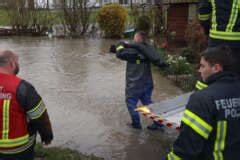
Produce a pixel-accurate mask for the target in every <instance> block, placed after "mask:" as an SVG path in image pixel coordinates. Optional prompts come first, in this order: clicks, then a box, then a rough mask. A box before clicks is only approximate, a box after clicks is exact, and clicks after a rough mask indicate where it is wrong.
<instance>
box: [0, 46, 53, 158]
mask: <svg viewBox="0 0 240 160" xmlns="http://www.w3.org/2000/svg"><path fill="white" fill-rule="evenodd" d="M18 72H19V63H18V56H17V55H16V54H15V53H14V52H12V51H10V50H0V79H1V81H0V106H1V107H0V122H1V124H0V159H12V160H15V159H16V160H33V159H34V149H33V148H34V145H35V141H36V133H37V132H38V133H39V134H40V138H41V141H42V143H44V144H45V145H48V144H50V143H51V141H52V139H53V133H52V128H51V123H50V120H49V117H48V113H47V110H46V106H45V104H44V102H43V100H42V98H41V97H40V95H39V94H38V93H37V91H36V90H35V88H34V87H33V86H32V85H31V84H30V83H29V82H27V81H25V80H23V79H21V78H20V77H18V76H16V75H17V74H18Z"/></svg>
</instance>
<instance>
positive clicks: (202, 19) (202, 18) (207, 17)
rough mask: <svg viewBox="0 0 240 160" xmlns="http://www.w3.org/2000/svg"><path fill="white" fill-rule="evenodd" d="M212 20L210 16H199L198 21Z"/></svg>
mask: <svg viewBox="0 0 240 160" xmlns="http://www.w3.org/2000/svg"><path fill="white" fill-rule="evenodd" d="M209 18H210V14H198V19H199V20H201V21H205V20H208V19H209Z"/></svg>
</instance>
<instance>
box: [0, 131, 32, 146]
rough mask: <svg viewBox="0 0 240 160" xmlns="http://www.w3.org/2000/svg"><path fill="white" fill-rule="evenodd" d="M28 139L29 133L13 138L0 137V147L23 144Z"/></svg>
mask: <svg viewBox="0 0 240 160" xmlns="http://www.w3.org/2000/svg"><path fill="white" fill-rule="evenodd" d="M28 141H29V135H28V134H27V135H25V136H23V137H19V138H15V139H1V140H0V147H2V148H6V147H16V146H20V145H23V144H25V143H27V142H28Z"/></svg>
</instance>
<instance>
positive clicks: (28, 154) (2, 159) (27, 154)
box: [0, 146, 34, 160]
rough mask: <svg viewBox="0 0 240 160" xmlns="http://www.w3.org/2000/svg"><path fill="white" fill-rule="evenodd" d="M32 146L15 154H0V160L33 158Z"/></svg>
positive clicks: (27, 159) (31, 159) (32, 159)
mask: <svg viewBox="0 0 240 160" xmlns="http://www.w3.org/2000/svg"><path fill="white" fill-rule="evenodd" d="M33 147H34V146H32V147H30V148H28V149H27V150H25V151H23V152H20V153H17V154H1V153H0V160H34V149H33Z"/></svg>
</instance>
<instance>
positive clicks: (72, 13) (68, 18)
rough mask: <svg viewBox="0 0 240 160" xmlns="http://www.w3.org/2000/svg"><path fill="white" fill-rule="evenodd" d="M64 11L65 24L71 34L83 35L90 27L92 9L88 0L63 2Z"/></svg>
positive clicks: (66, 0)
mask: <svg viewBox="0 0 240 160" xmlns="http://www.w3.org/2000/svg"><path fill="white" fill-rule="evenodd" d="M61 7H62V10H63V24H64V25H65V26H66V28H67V29H68V30H69V31H70V33H71V34H76V33H80V35H83V34H84V33H85V32H86V30H87V28H88V26H89V18H90V13H91V11H90V8H89V7H88V6H87V0H61Z"/></svg>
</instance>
